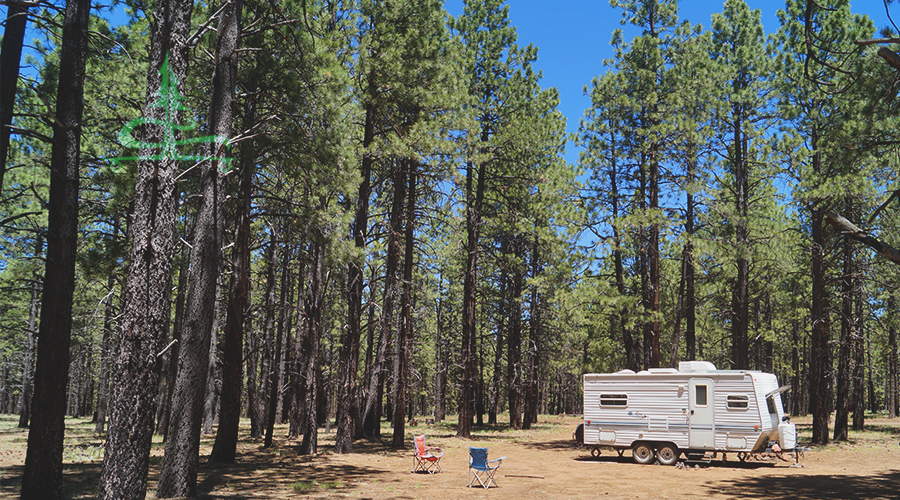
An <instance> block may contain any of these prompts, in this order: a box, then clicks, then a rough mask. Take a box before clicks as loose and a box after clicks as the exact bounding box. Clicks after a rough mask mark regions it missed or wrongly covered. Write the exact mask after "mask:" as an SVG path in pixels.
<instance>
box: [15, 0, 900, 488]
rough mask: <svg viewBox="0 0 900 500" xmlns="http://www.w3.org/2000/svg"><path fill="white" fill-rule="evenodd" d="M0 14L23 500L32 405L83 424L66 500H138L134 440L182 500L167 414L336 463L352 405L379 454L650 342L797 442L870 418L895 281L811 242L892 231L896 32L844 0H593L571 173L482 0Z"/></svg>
mask: <svg viewBox="0 0 900 500" xmlns="http://www.w3.org/2000/svg"><path fill="white" fill-rule="evenodd" d="M5 3H6V4H7V5H8V17H7V20H6V24H5V30H6V31H5V33H4V38H3V47H2V54H0V58H2V61H3V64H2V68H0V101H2V102H0V115H2V116H0V118H2V120H3V122H2V123H3V133H2V134H0V136H2V141H0V146H2V148H0V149H2V150H0V153H2V154H0V157H2V160H4V161H3V162H2V167H0V189H2V196H0V223H2V224H0V225H2V234H0V251H2V253H3V257H2V266H0V413H17V414H19V415H20V425H21V426H23V427H24V426H29V427H30V430H29V443H28V455H27V458H26V464H25V472H24V478H23V498H41V499H48V498H61V494H62V493H61V492H62V489H61V484H62V466H61V463H62V442H63V441H62V432H63V417H64V416H65V415H73V416H88V415H92V416H93V417H94V419H95V422H96V429H97V432H98V433H103V432H106V447H105V453H104V464H103V472H102V476H101V481H100V485H101V486H100V488H101V490H100V498H143V496H144V494H145V491H146V475H147V468H148V464H149V448H150V439H151V437H152V435H153V433H154V432H156V433H159V434H162V435H164V436H165V437H166V449H165V459H164V462H163V465H162V472H161V476H160V481H159V489H158V491H157V495H158V496H159V497H161V498H165V497H181V496H191V495H195V494H196V478H197V469H198V467H199V462H200V460H201V458H200V457H199V449H198V447H199V439H200V435H201V433H211V432H213V431H214V430H215V432H216V438H215V445H214V448H213V450H212V455H211V457H210V459H211V460H213V461H217V462H231V461H234V460H235V450H236V445H237V432H238V424H239V420H240V418H243V417H246V418H249V420H250V425H251V430H252V434H253V436H254V437H258V438H260V439H262V440H263V443H264V446H266V447H268V446H272V443H273V429H274V426H275V424H276V423H277V422H281V423H289V424H290V425H289V429H290V431H289V433H290V437H291V438H296V439H298V440H299V441H300V446H299V449H298V451H299V452H300V453H316V452H317V451H318V449H319V446H318V443H317V432H318V430H319V429H320V428H321V427H323V426H325V427H326V428H328V429H330V430H333V431H334V432H335V436H336V450H335V451H337V452H339V453H346V452H350V451H351V450H352V449H353V441H354V440H355V439H360V438H364V437H365V438H369V439H380V437H381V436H380V433H381V422H382V421H384V420H385V419H387V420H388V421H390V422H391V424H392V429H393V431H392V436H391V438H392V443H393V445H394V446H396V447H403V446H404V445H405V442H404V440H405V431H406V429H405V425H406V422H407V420H409V419H411V418H413V417H415V416H420V415H428V416H433V418H434V419H435V420H437V421H440V420H443V419H445V418H446V417H447V416H448V415H457V416H458V417H457V418H458V422H457V435H458V436H460V437H468V436H469V435H470V433H471V430H472V428H473V425H482V424H495V423H498V422H500V421H504V423H506V422H508V424H509V427H510V428H513V429H522V428H524V429H527V428H529V427H530V426H531V425H532V424H533V423H535V422H537V418H538V415H539V414H546V413H554V414H555V413H577V412H580V411H581V408H580V406H581V395H580V390H581V387H580V384H581V381H580V377H581V375H582V374H583V373H585V372H605V371H614V370H619V369H622V368H630V369H632V370H641V369H644V368H651V367H660V366H675V365H676V364H677V362H678V361H680V360H693V359H704V360H708V361H712V362H714V363H715V364H716V365H717V366H719V367H720V368H735V369H758V370H765V371H769V372H774V373H776V374H777V375H778V376H779V378H780V380H782V381H786V382H788V383H790V384H791V385H792V390H791V391H790V393H789V394H788V395H787V401H788V406H789V408H788V409H789V411H790V412H791V413H792V414H807V413H812V414H813V417H814V420H813V441H815V442H816V443H827V442H828V441H829V440H830V439H832V438H833V439H836V440H841V439H847V437H848V431H849V427H850V425H851V424H852V426H853V428H855V429H861V428H862V426H863V422H864V418H865V412H866V411H870V412H878V411H886V412H887V413H888V414H889V415H890V416H896V415H897V408H898V401H897V394H898V386H897V383H898V366H897V360H898V354H897V334H896V330H897V327H898V325H900V317H898V316H900V315H898V313H897V302H898V300H897V299H898V297H897V295H898V293H900V292H898V286H897V285H898V282H900V281H898V271H900V269H898V268H897V265H896V264H895V263H894V262H892V261H891V260H890V259H889V258H885V257H883V256H881V255H880V254H879V253H877V252H873V251H872V250H871V249H870V248H869V247H873V248H875V249H876V250H878V251H879V252H880V253H884V254H888V255H891V254H890V252H891V251H893V250H892V249H891V248H890V247H889V246H885V245H884V243H882V242H881V241H880V240H879V239H876V238H872V237H869V236H867V235H860V234H856V235H855V236H857V238H858V239H862V240H864V242H865V243H867V246H862V245H860V244H859V243H857V242H855V241H854V240H852V239H850V238H847V237H844V236H843V235H842V234H841V233H842V231H841V230H838V229H835V227H834V226H835V225H837V224H845V227H846V225H847V224H850V222H848V221H852V222H853V223H855V224H857V225H858V226H860V227H863V228H864V229H869V230H873V231H874V230H876V229H877V231H878V232H879V233H880V234H882V235H884V236H883V237H882V238H881V239H883V240H885V241H887V242H888V243H889V242H890V241H891V240H892V239H893V240H894V241H897V239H896V236H897V234H900V218H898V213H900V212H898V210H897V206H898V205H900V200H898V196H897V195H896V193H897V192H898V189H900V185H898V179H897V175H896V173H897V170H898V137H897V133H896V130H897V123H898V122H897V116H898V114H897V111H898V110H897V109H896V108H897V101H896V97H897V92H898V85H900V79H898V77H897V74H896V72H895V70H894V69H893V68H891V67H890V66H889V65H888V64H886V63H885V59H886V60H888V62H890V61H891V60H892V56H893V57H896V54H894V53H893V52H891V51H890V49H889V47H890V46H891V45H890V44H892V43H894V42H897V40H895V39H894V38H893V37H894V36H895V35H894V34H893V32H891V31H890V30H887V31H886V32H885V33H882V34H881V36H882V38H881V39H873V37H874V36H875V35H874V27H873V25H872V22H871V21H870V20H869V19H868V18H866V17H865V16H863V15H859V14H853V13H851V11H850V7H849V4H848V2H846V1H841V0H835V1H832V2H828V3H827V5H825V4H822V5H820V4H819V3H816V2H815V1H812V0H810V1H809V2H807V1H801V0H788V1H787V3H786V6H785V9H784V10H783V11H781V12H780V13H779V19H780V21H781V26H780V28H779V29H778V30H777V31H776V32H775V33H773V34H772V35H770V36H766V35H764V32H763V28H762V25H761V22H760V13H759V11H754V10H751V9H750V8H749V7H748V6H747V4H746V3H745V2H744V1H743V0H726V1H725V2H724V5H723V7H722V12H721V14H717V15H715V16H714V17H713V19H712V23H711V26H710V27H702V26H700V25H695V24H692V23H691V22H689V21H685V20H682V19H680V18H679V17H678V12H677V2H676V1H675V0H633V1H621V0H613V1H612V2H611V3H612V4H613V6H614V7H617V8H619V9H620V10H621V12H622V18H623V24H624V25H625V26H624V28H623V30H622V31H616V32H615V33H613V35H612V45H613V46H614V48H615V56H614V57H613V58H612V59H611V60H609V61H607V63H606V67H605V68H597V73H598V74H601V76H598V77H597V78H596V79H595V80H594V81H593V82H592V83H591V84H590V85H588V86H587V87H586V92H588V93H589V94H590V96H591V100H592V105H591V107H590V108H589V109H587V110H586V113H585V116H584V118H583V119H582V121H581V124H580V127H579V131H578V133H577V134H576V135H575V136H573V137H571V139H572V140H573V141H574V142H575V143H576V144H577V145H578V146H579V147H580V148H581V156H580V161H579V162H578V164H569V163H567V162H566V161H565V160H564V157H563V153H564V152H565V148H566V144H567V142H568V141H569V139H570V137H569V135H568V134H567V132H566V117H564V116H562V114H561V113H560V112H559V111H558V110H557V106H558V100H559V99H558V94H557V92H556V90H555V89H552V88H550V89H545V88H542V87H541V75H540V73H539V72H537V71H536V70H535V69H534V66H533V65H534V63H535V61H536V60H537V57H538V51H537V49H536V48H535V47H533V46H532V45H521V44H519V43H518V42H517V37H516V30H515V27H514V26H511V25H510V23H509V17H508V13H509V7H508V6H506V5H504V2H503V1H501V0H466V1H465V2H464V4H465V5H464V12H463V14H462V15H461V16H459V17H453V16H449V15H448V14H447V13H446V12H445V11H444V9H443V6H442V3H441V1H440V0H346V1H337V0H297V1H295V0H286V1H281V2H259V1H257V0H227V1H223V2H212V3H209V4H202V3H198V4H196V5H194V4H193V2H192V1H191V0H156V2H153V3H141V2H126V3H127V4H128V5H129V8H130V11H129V13H130V19H129V21H128V22H127V23H125V24H123V25H120V26H115V27H111V26H109V24H108V22H107V21H106V20H104V19H103V16H102V15H101V14H102V12H97V11H95V12H93V13H91V12H90V9H91V7H90V3H89V2H88V1H87V0H67V2H66V3H65V6H62V5H53V4H50V3H48V4H39V5H37V6H35V5H34V4H32V3H29V2H23V1H18V0H9V1H7V2H5ZM820 3H822V2H820ZM106 7H108V5H99V6H95V8H99V9H101V10H102V9H104V8H106ZM26 19H27V21H28V24H29V26H31V28H32V29H34V30H37V31H38V32H40V33H41V34H42V36H43V37H44V38H43V40H44V41H43V43H39V44H38V45H37V46H36V47H35V50H36V52H37V53H38V54H39V56H40V57H33V56H26V61H25V64H24V67H25V68H26V69H27V70H26V71H23V72H21V74H19V73H18V72H16V71H11V70H10V68H13V69H15V68H18V66H19V65H18V59H19V57H20V56H19V54H20V53H21V45H22V43H21V42H22V37H23V36H24V35H23V33H24V23H25V20H26ZM19 24H21V26H22V29H20V30H18V31H17V30H16V29H15V27H16V26H17V25H19ZM626 34H629V36H630V35H634V36H633V38H632V39H630V40H628V39H626ZM17 40H18V44H17ZM859 41H865V42H863V43H859ZM17 45H18V50H19V52H16V49H17ZM878 48H880V49H881V52H880V55H881V56H882V57H881V58H879V57H878V56H877V55H876V53H875V52H876V49H878ZM897 59H898V60H900V58H897ZM10 61H13V62H11V63H10ZM10 96H11V97H10ZM138 117H143V121H142V122H141V124H140V125H139V126H137V127H135V128H134V130H133V134H134V135H133V136H132V137H123V136H122V135H120V131H122V130H123V127H124V126H125V125H126V123H129V122H132V120H134V119H135V118H138ZM569 118H570V119H572V117H569ZM191 123H197V124H199V125H198V126H197V127H196V128H195V129H191V128H189V127H188V126H187V124H191ZM128 133H131V132H130V131H129V132H128ZM172 134H174V135H172ZM198 136H204V137H219V138H228V140H227V141H224V140H215V141H213V142H211V143H208V142H202V141H195V142H191V141H188V140H187V139H190V138H191V137H198ZM10 137H12V139H10ZM175 138H177V139H178V140H177V146H178V147H177V148H174V147H173V146H174V145H176V142H173V141H175ZM129 139H130V140H134V139H139V140H140V142H141V143H143V145H144V146H145V147H144V149H140V150H138V151H136V150H131V149H129V148H128V147H126V146H127V143H129ZM175 149H177V151H175ZM182 156H185V157H187V156H190V157H194V158H198V157H206V158H209V160H200V161H186V160H184V159H183V157H182ZM127 157H133V158H134V161H123V160H115V161H113V160H111V159H112V158H127ZM225 158H227V160H225ZM891 193H895V194H894V196H891ZM829 222H831V224H829ZM843 232H846V229H845V230H844V231H843ZM860 232H861V231H860ZM894 252H895V253H896V251H894ZM833 412H834V413H833ZM832 413H833V414H834V420H833V435H830V433H829V418H830V416H831V415H832ZM332 428H333V429H332Z"/></svg>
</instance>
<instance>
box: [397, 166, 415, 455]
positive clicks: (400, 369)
mask: <svg viewBox="0 0 900 500" xmlns="http://www.w3.org/2000/svg"><path fill="white" fill-rule="evenodd" d="M401 163H402V164H404V165H406V168H407V169H409V170H410V171H409V173H408V174H407V175H408V179H409V186H408V188H407V193H406V194H407V201H406V231H405V234H404V244H405V252H404V256H403V292H402V294H401V305H400V307H401V311H400V327H399V328H398V329H397V351H396V355H397V371H396V372H395V373H394V418H393V422H394V435H393V439H392V441H391V444H392V446H393V447H394V448H397V449H399V448H403V447H404V446H405V444H406V443H405V438H406V427H405V419H404V418H403V416H404V410H405V409H406V388H407V384H408V378H409V345H410V342H411V341H412V321H413V317H412V278H413V268H414V267H415V263H414V262H413V258H414V256H415V253H414V250H415V215H416V177H417V175H416V171H415V169H416V168H417V167H416V165H415V163H414V162H412V161H410V160H405V161H403V162H401Z"/></svg>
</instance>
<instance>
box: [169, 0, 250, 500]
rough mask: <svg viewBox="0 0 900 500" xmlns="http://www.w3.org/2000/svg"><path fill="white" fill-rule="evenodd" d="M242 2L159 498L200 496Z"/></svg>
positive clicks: (221, 64) (231, 41)
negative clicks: (202, 439)
mask: <svg viewBox="0 0 900 500" xmlns="http://www.w3.org/2000/svg"><path fill="white" fill-rule="evenodd" d="M242 8H243V2H242V0H235V1H233V2H231V3H230V4H229V7H228V8H226V9H225V10H224V11H223V12H222V14H221V16H222V17H221V18H220V21H219V29H218V35H217V39H216V52H215V58H214V67H213V74H212V96H211V98H210V104H209V112H210V116H209V130H210V131H211V132H212V133H213V134H214V135H215V136H217V137H218V138H220V139H217V140H216V142H214V143H212V144H211V145H210V152H209V154H210V157H212V158H213V159H212V160H210V161H206V162H203V167H202V170H201V174H200V192H201V195H202V198H201V200H200V208H199V209H198V213H197V222H196V227H195V229H194V240H193V245H192V251H191V267H190V283H189V285H188V291H187V297H186V299H185V300H186V303H187V311H186V315H187V316H186V318H185V322H184V331H183V332H182V336H181V343H180V344H181V345H180V346H179V361H178V366H179V370H178V375H177V377H176V379H175V393H174V395H173V407H174V408H177V409H178V411H176V412H173V413H172V414H171V415H170V425H169V429H168V433H167V434H166V451H165V457H164V459H163V466H162V471H161V472H160V476H159V486H158V488H159V489H158V494H159V496H160V497H162V498H167V497H192V496H196V495H197V469H198V467H199V464H200V432H201V430H202V423H203V413H204V409H205V405H206V400H205V391H206V388H207V377H208V371H209V358H210V354H209V352H210V343H211V338H212V336H214V335H215V334H216V332H215V331H214V329H213V328H214V326H215V324H216V313H217V308H216V303H217V300H216V299H217V298H218V297H217V294H216V293H217V291H218V278H219V267H220V261H221V247H222V246H223V245H222V236H223V233H224V227H225V225H224V211H223V203H224V200H225V189H224V186H223V179H222V177H221V175H220V172H221V171H223V170H226V164H225V163H224V162H222V161H221V160H218V159H217V158H222V157H224V156H225V155H226V153H227V151H226V142H225V139H226V138H228V137H230V136H231V129H232V121H233V116H232V103H233V102H234V89H235V86H236V80H237V57H238V55H237V53H236V50H237V48H238V41H239V38H240V31H241V10H242Z"/></svg>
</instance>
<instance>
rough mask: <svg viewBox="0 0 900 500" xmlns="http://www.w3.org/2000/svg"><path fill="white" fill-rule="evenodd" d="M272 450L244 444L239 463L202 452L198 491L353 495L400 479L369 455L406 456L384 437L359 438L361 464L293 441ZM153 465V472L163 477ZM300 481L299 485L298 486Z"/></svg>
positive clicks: (215, 495) (242, 494) (248, 495)
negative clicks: (359, 486) (215, 460)
mask: <svg viewBox="0 0 900 500" xmlns="http://www.w3.org/2000/svg"><path fill="white" fill-rule="evenodd" d="M280 444H281V445H280V446H275V447H273V448H269V449H263V448H244V449H243V450H241V451H239V453H238V456H237V458H236V460H235V463H232V464H210V463H207V462H206V461H205V460H206V457H201V467H200V471H199V478H198V482H197V490H198V493H199V494H200V496H201V498H204V499H215V498H229V499H233V498H258V497H259V496H260V494H261V492H267V493H269V494H271V495H270V498H284V497H285V496H290V497H293V496H296V495H302V496H305V497H309V498H318V497H332V496H335V495H341V496H343V495H347V494H351V495H352V492H353V490H354V489H355V488H356V486H355V485H354V483H358V482H381V483H385V484H389V483H392V482H399V481H398V480H396V479H390V478H389V477H388V476H390V474H391V472H390V470H389V469H386V468H379V467H378V466H377V465H370V464H369V462H368V460H369V458H368V457H369V456H382V457H396V456H405V455H406V453H405V452H404V451H403V450H393V449H392V448H390V447H387V446H385V445H383V444H382V443H381V442H369V441H357V442H354V452H355V453H356V454H358V455H359V456H360V461H359V463H356V464H346V463H335V462H334V461H332V460H330V457H331V456H332V454H331V453H329V452H327V451H323V452H320V453H319V454H316V455H300V454H298V453H297V452H296V448H295V447H294V446H292V445H291V444H290V443H286V442H283V443H280ZM156 472H157V474H154V471H152V470H151V474H150V475H151V477H152V478H155V477H158V471H156ZM295 485H296V486H295Z"/></svg>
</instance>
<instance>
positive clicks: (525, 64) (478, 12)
mask: <svg viewBox="0 0 900 500" xmlns="http://www.w3.org/2000/svg"><path fill="white" fill-rule="evenodd" d="M451 27H452V29H453V30H454V31H455V32H457V33H458V34H459V36H460V37H461V38H462V40H463V43H464V44H465V48H464V51H465V52H464V56H463V59H464V64H465V68H466V70H465V71H464V74H466V75H469V81H468V93H469V96H470V99H471V102H472V104H470V105H469V106H470V109H469V111H468V112H469V113H470V115H471V116H472V117H474V119H475V120H476V124H475V126H474V127H473V129H472V130H470V131H469V132H468V136H467V141H466V148H467V150H466V151H465V153H464V154H465V155H466V158H465V159H464V162H465V163H464V171H465V187H464V197H465V201H464V203H465V205H464V206H465V226H466V239H465V245H466V247H465V248H466V250H465V254H464V255H465V266H464V274H463V306H462V339H461V344H462V345H461V349H460V356H461V358H460V364H461V374H460V377H461V379H460V392H459V401H458V403H459V423H458V425H457V431H456V434H457V436H459V437H465V438H468V437H469V436H470V435H471V430H472V418H473V416H474V411H475V403H476V398H477V395H476V392H477V391H476V386H477V380H476V374H477V373H478V371H477V369H476V367H477V366H478V363H477V359H476V356H477V350H476V337H477V336H476V330H477V322H476V310H477V306H478V301H477V297H478V291H477V283H478V275H479V271H478V267H479V255H480V253H481V249H480V241H481V238H482V234H481V233H482V226H483V224H484V220H485V218H486V217H487V208H488V207H487V206H486V202H485V199H486V196H487V195H488V192H489V191H491V190H493V189H495V187H496V186H495V184H496V180H497V179H499V178H500V173H499V172H497V168H498V164H499V163H501V162H500V160H499V158H500V157H503V156H505V155H507V154H508V155H511V156H514V153H513V152H512V150H515V148H516V147H517V146H515V145H514V144H505V145H504V146H503V147H499V144H500V143H501V141H499V140H498V139H497V138H496V137H495V136H497V135H498V134H501V133H502V129H503V127H504V126H508V125H510V124H512V120H509V118H510V115H512V114H513V113H514V110H515V109H518V108H517V107H518V106H522V105H524V104H525V100H526V99H527V98H528V97H531V91H532V90H533V88H534V85H535V81H536V79H537V74H535V73H534V72H533V71H532V70H531V66H530V65H531V62H533V61H534V60H535V59H536V58H537V49H536V48H534V47H533V46H530V45H529V46H528V47H525V48H520V47H518V46H517V45H516V43H515V41H516V31H515V27H513V26H510V24H509V6H508V5H503V2H502V1H499V0H489V1H485V2H480V1H466V2H465V4H464V9H463V15H462V16H461V17H459V18H458V19H455V20H454V21H453V23H452V25H451ZM513 293H515V292H513ZM513 300H515V299H513ZM514 314H516V312H515V308H511V309H510V315H514ZM511 328H513V329H514V328H515V326H514V325H511ZM510 333H511V335H513V336H512V337H508V338H507V344H508V346H509V349H508V350H507V362H508V363H510V364H511V366H512V368H511V369H513V370H520V369H521V365H520V364H519V363H517V362H516V360H517V359H519V357H518V356H519V353H518V351H517V349H518V348H519V347H518V346H520V345H521V344H520V342H521V339H517V338H515V334H514V332H513V330H510ZM522 375H523V373H522V372H518V374H517V375H514V376H512V377H510V381H509V384H510V385H509V387H508V389H507V394H508V398H509V404H510V423H511V425H512V426H513V427H514V428H517V426H519V425H521V422H520V420H519V419H520V418H521V417H520V415H521V413H520V412H521V411H522V406H521V401H522V399H521V398H522V393H523V390H524V385H521V384H524V376H522Z"/></svg>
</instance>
